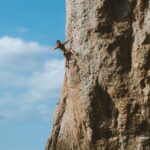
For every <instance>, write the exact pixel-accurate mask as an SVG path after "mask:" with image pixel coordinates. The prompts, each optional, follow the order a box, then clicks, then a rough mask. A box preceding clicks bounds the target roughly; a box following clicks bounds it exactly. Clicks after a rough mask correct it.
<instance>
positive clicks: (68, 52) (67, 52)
mask: <svg viewBox="0 0 150 150" xmlns="http://www.w3.org/2000/svg"><path fill="white" fill-rule="evenodd" d="M68 42H69V40H68V41H66V42H64V43H61V41H60V40H57V41H56V47H55V48H50V49H51V50H56V49H58V48H59V49H60V50H61V51H62V52H63V54H64V56H65V58H66V67H69V59H70V56H71V55H74V56H75V57H76V56H78V54H77V53H76V52H75V51H73V50H67V49H66V47H65V45H66V44H67V43H68Z"/></svg>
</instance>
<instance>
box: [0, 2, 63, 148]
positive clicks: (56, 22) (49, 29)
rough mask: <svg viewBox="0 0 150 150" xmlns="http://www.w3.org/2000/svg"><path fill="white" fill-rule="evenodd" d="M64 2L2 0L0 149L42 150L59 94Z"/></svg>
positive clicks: (0, 5)
mask: <svg viewBox="0 0 150 150" xmlns="http://www.w3.org/2000/svg"><path fill="white" fill-rule="evenodd" d="M57 39H60V40H64V39H65V0H55V1H50V0H32V1H31V0H1V1H0V133H1V134H0V150H10V149H11V150H20V149H21V150H42V149H43V150H44V148H45V145H46V142H47V138H48V136H49V133H50V129H51V126H52V120H53V114H54V110H55V109H56V105H57V102H58V101H59V96H60V93H61V88H62V84H63V78H64V60H63V57H62V54H61V52H59V51H57V52H51V51H50V50H49V47H50V46H54V45H55V41H56V40H57Z"/></svg>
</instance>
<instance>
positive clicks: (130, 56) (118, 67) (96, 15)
mask: <svg viewBox="0 0 150 150" xmlns="http://www.w3.org/2000/svg"><path fill="white" fill-rule="evenodd" d="M66 5H67V6H66V10H67V16H66V18H67V19H66V20H67V24H66V38H67V39H72V40H70V42H69V43H68V44H67V45H66V48H67V49H72V50H74V51H76V52H78V53H79V56H78V58H76V57H74V56H72V57H71V58H70V61H69V68H66V73H65V79H64V86H63V91H62V94H61V98H60V102H59V104H58V107H57V110H56V113H55V119H54V123H53V128H52V133H51V135H50V138H49V140H48V144H47V147H46V150H134V149H137V150H148V149H150V1H148V0H66Z"/></svg>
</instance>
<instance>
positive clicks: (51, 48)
mask: <svg viewBox="0 0 150 150" xmlns="http://www.w3.org/2000/svg"><path fill="white" fill-rule="evenodd" d="M57 48H58V47H55V48H53V47H50V48H49V49H50V50H52V51H53V50H56V49H57Z"/></svg>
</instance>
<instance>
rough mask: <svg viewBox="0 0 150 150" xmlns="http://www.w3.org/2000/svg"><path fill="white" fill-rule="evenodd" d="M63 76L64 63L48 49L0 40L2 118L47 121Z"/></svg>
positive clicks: (7, 38)
mask: <svg viewBox="0 0 150 150" xmlns="http://www.w3.org/2000/svg"><path fill="white" fill-rule="evenodd" d="M52 57H54V58H52ZM63 75H64V61H63V60H60V59H58V58H57V57H55V55H54V54H52V53H50V51H49V50H48V46H46V45H40V44H39V43H37V42H33V41H31V42H27V41H23V40H22V39H19V38H12V37H9V36H5V37H2V38H0V116H4V118H19V117H20V118H21V117H23V116H24V117H25V116H26V117H29V116H32V117H35V115H34V114H40V116H41V117H43V118H47V116H48V114H49V113H50V111H51V109H53V108H52V107H50V104H52V100H56V99H57V98H58V97H59V93H60V91H61V87H62V84H63V78H64V76H63Z"/></svg>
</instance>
